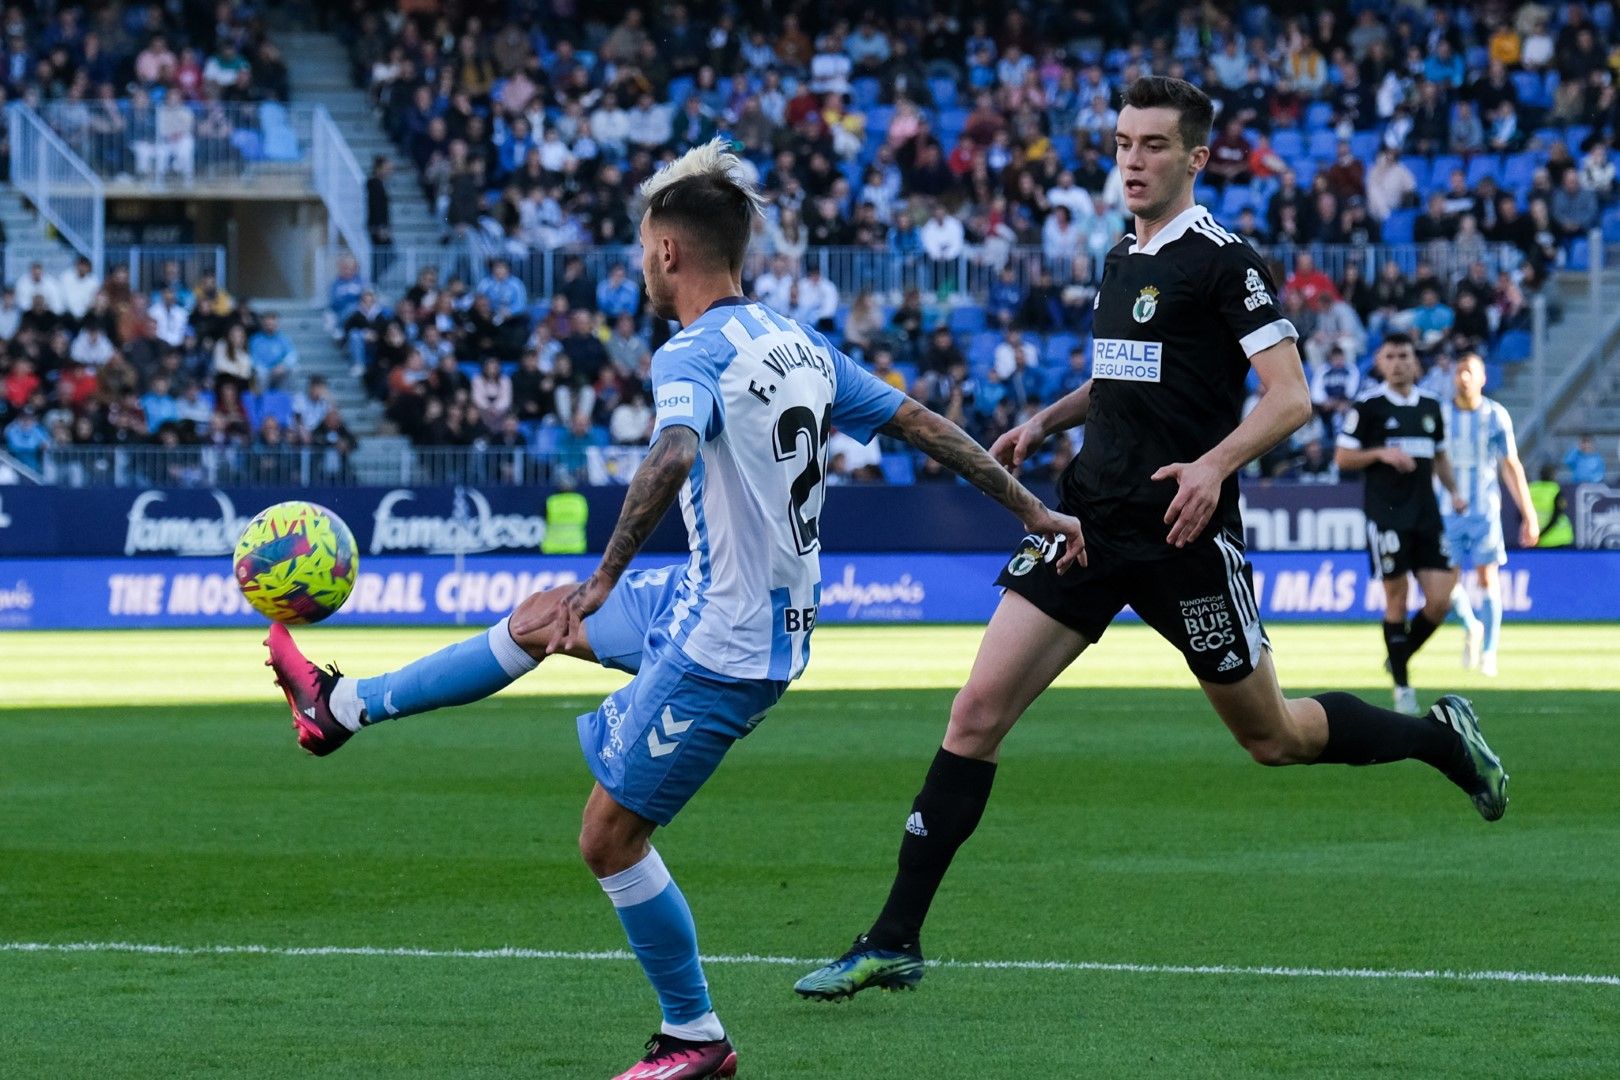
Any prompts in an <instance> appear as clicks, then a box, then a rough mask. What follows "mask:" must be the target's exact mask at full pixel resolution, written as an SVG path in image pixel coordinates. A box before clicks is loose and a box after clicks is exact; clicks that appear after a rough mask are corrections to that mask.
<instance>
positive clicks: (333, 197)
mask: <svg viewBox="0 0 1620 1080" xmlns="http://www.w3.org/2000/svg"><path fill="white" fill-rule="evenodd" d="M310 130H311V135H312V144H311V145H312V153H311V157H310V162H311V167H312V172H313V179H314V183H315V193H316V194H317V195H319V196H320V197H321V202H323V203H325V204H326V232H327V243H328V244H329V245H336V244H343V245H345V246H347V247H348V249H349V251H350V252H351V253H352V254H353V255H354V257H355V258H356V259H358V260H359V261H360V265H361V266H364V267H370V266H371V264H372V260H371V234H370V233H369V232H367V231H366V174H365V172H364V171H362V170H361V168H360V163H359V162H358V161H356V160H355V159H354V152H353V151H352V150H350V149H349V141H348V140H347V139H345V138H344V137H343V132H342V131H341V130H340V129H339V128H338V126H337V123H336V122H335V121H333V119H332V115H331V114H330V113H328V112H327V111H326V106H324V105H318V106H316V108H315V112H314V116H313V119H312V121H311V129H310ZM334 264H335V260H334ZM331 280H332V274H331V272H330V271H329V270H328V271H324V272H323V271H320V270H318V271H317V275H316V281H317V283H318V288H319V289H321V290H322V291H325V289H326V287H327V285H328V284H329V283H330V282H331Z"/></svg>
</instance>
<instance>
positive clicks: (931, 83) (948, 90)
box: [928, 75, 956, 109]
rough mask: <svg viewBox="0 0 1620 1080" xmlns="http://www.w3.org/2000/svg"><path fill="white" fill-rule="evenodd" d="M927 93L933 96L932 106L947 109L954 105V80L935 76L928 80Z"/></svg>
mask: <svg viewBox="0 0 1620 1080" xmlns="http://www.w3.org/2000/svg"><path fill="white" fill-rule="evenodd" d="M928 91H929V93H931V94H933V95H934V104H935V105H937V106H939V107H940V108H942V109H943V108H948V107H949V106H952V105H955V104H956V80H955V79H947V78H944V77H942V76H939V75H935V76H934V77H933V78H931V79H929V80H928Z"/></svg>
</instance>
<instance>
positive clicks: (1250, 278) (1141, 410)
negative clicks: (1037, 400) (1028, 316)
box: [1059, 205, 1299, 559]
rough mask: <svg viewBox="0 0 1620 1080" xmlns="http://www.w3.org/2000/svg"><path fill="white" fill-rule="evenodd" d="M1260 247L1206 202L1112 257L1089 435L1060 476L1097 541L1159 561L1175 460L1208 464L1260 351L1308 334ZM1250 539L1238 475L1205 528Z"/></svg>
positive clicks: (1095, 352) (1234, 419)
mask: <svg viewBox="0 0 1620 1080" xmlns="http://www.w3.org/2000/svg"><path fill="white" fill-rule="evenodd" d="M1276 296H1277V288H1276V285H1275V284H1274V283H1273V282H1272V279H1271V272H1270V271H1269V270H1268V269H1267V268H1266V264H1265V261H1264V260H1263V259H1261V257H1260V255H1259V253H1258V252H1256V251H1255V250H1254V248H1252V247H1250V246H1249V245H1248V243H1247V242H1246V241H1244V240H1242V239H1240V238H1239V237H1237V236H1235V235H1233V234H1232V233H1229V232H1227V231H1226V230H1225V229H1223V228H1221V227H1220V226H1219V225H1217V224H1216V223H1215V219H1214V218H1213V217H1211V216H1210V214H1209V211H1208V210H1206V209H1204V208H1203V207H1202V206H1197V205H1195V206H1193V207H1191V208H1190V209H1188V210H1186V211H1185V212H1183V213H1182V214H1180V215H1178V216H1177V217H1175V218H1174V219H1173V220H1172V221H1171V222H1170V223H1169V224H1168V225H1166V226H1165V227H1164V229H1162V230H1161V231H1160V232H1159V233H1158V234H1157V235H1156V236H1155V237H1154V238H1153V240H1152V241H1151V242H1150V243H1148V244H1147V245H1146V246H1145V247H1143V248H1141V249H1138V248H1137V246H1136V238H1135V236H1134V235H1131V234H1127V235H1126V236H1125V238H1124V239H1123V240H1121V241H1120V242H1119V243H1118V244H1116V245H1115V246H1114V249H1113V250H1112V251H1110V252H1109V253H1108V257H1107V259H1106V261H1105V262H1104V264H1103V277H1102V283H1101V285H1100V286H1099V288H1098V291H1097V300H1096V317H1095V319H1094V320H1093V326H1092V335H1093V341H1092V357H1091V379H1092V382H1091V410H1090V412H1089V413H1088V414H1087V416H1086V429H1085V441H1084V442H1083V443H1082V445H1081V448H1080V453H1079V454H1077V455H1076V456H1075V459H1074V461H1073V462H1071V463H1070V465H1069V467H1068V469H1067V470H1066V471H1065V472H1064V474H1063V478H1062V480H1061V481H1060V482H1059V494H1060V496H1061V501H1062V505H1063V507H1064V509H1065V510H1067V511H1068V512H1070V513H1073V514H1075V515H1077V516H1078V517H1079V518H1080V519H1081V521H1082V522H1084V523H1085V525H1086V528H1087V533H1086V542H1087V543H1088V544H1092V543H1096V544H1099V545H1102V546H1105V547H1108V548H1110V549H1112V550H1114V551H1116V552H1118V553H1119V554H1121V555H1123V556H1126V557H1129V558H1143V559H1153V558H1161V557H1163V556H1165V555H1168V554H1170V553H1171V552H1172V551H1173V550H1174V549H1173V548H1171V547H1170V546H1169V545H1167V544H1166V543H1165V536H1166V534H1167V533H1169V531H1170V529H1169V526H1167V525H1165V523H1164V515H1165V511H1166V510H1167V509H1168V508H1169V506H1170V502H1171V500H1172V499H1174V498H1175V496H1176V491H1177V484H1176V482H1175V481H1174V480H1159V481H1154V480H1151V479H1149V478H1150V477H1151V476H1152V475H1153V474H1154V473H1155V472H1157V471H1158V470H1159V469H1160V468H1162V467H1163V466H1165V465H1169V464H1173V463H1175V462H1192V461H1195V460H1197V459H1198V458H1199V457H1201V456H1202V455H1203V454H1205V453H1206V452H1207V451H1209V450H1210V449H1211V448H1213V447H1214V446H1215V445H1216V444H1217V443H1219V442H1220V441H1221V440H1223V439H1225V438H1226V437H1227V436H1228V435H1230V434H1231V433H1232V431H1233V429H1235V428H1236V427H1237V426H1238V423H1239V421H1240V420H1241V419H1242V414H1243V398H1244V389H1243V384H1244V380H1245V379H1246V378H1247V376H1248V373H1249V357H1251V356H1253V355H1254V354H1256V353H1258V352H1260V351H1262V350H1263V349H1267V348H1270V347H1271V346H1272V345H1275V344H1277V343H1278V342H1279V341H1284V340H1287V339H1293V338H1297V337H1298V336H1299V335H1298V333H1297V331H1296V330H1295V329H1294V325H1293V324H1292V323H1291V322H1289V321H1288V320H1287V319H1286V318H1284V317H1283V314H1282V311H1281V310H1280V309H1279V308H1278V307H1277V300H1276ZM1220 529H1225V530H1227V531H1228V532H1230V533H1231V534H1232V535H1235V536H1242V535H1243V523H1242V519H1241V517H1240V516H1239V513H1238V482H1237V477H1236V476H1235V475H1234V476H1230V477H1228V478H1227V480H1226V483H1225V484H1224V485H1223V486H1222V488H1221V499H1220V505H1219V506H1218V508H1217V509H1216V512H1215V516H1214V518H1213V519H1212V520H1211V522H1210V524H1209V525H1208V526H1207V527H1206V528H1205V531H1204V536H1206V537H1207V536H1209V535H1210V534H1211V533H1212V532H1214V531H1216V530H1220Z"/></svg>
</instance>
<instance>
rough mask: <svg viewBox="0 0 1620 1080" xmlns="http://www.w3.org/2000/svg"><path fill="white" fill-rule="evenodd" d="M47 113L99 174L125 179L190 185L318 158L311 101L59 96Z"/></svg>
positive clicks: (156, 184) (159, 184)
mask: <svg viewBox="0 0 1620 1080" xmlns="http://www.w3.org/2000/svg"><path fill="white" fill-rule="evenodd" d="M40 115H41V116H42V117H43V119H44V120H45V122H46V123H47V124H49V125H50V127H51V129H52V130H53V131H54V132H55V133H56V134H57V136H58V137H60V138H61V139H62V140H63V142H65V143H66V144H67V145H68V146H70V147H72V148H73V150H74V151H75V152H76V153H77V154H78V155H79V156H80V157H82V158H83V159H84V160H85V161H86V162H88V163H89V167H90V168H91V169H92V170H93V171H94V172H95V174H96V175H98V176H100V177H102V178H103V179H106V180H114V181H116V182H119V183H137V184H142V185H148V186H154V187H165V188H167V187H174V186H181V187H183V186H185V185H187V184H190V183H193V182H195V181H197V180H242V179H248V178H251V176H252V175H253V174H254V172H255V171H256V170H258V169H261V168H264V167H266V166H269V167H274V168H276V169H277V170H285V169H286V168H287V167H289V166H293V167H296V166H305V167H307V166H308V165H309V162H310V125H311V121H312V117H313V115H314V110H313V109H311V108H310V107H309V106H288V105H283V104H281V103H280V102H275V101H266V102H256V103H251V104H246V103H239V102H217V101H216V102H182V101H178V100H176V101H168V102H165V103H163V104H160V105H152V104H148V103H137V102H135V101H131V100H118V101H101V100H97V101H66V100H59V101H51V102H47V103H46V104H44V105H42V106H41V107H40Z"/></svg>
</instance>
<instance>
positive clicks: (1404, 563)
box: [1367, 520, 1453, 578]
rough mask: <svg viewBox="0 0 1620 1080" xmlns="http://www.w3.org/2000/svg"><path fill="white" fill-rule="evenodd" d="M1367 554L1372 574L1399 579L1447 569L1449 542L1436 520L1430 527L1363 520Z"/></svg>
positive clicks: (1441, 526)
mask: <svg viewBox="0 0 1620 1080" xmlns="http://www.w3.org/2000/svg"><path fill="white" fill-rule="evenodd" d="M1367 557H1368V561H1369V562H1370V563H1371V564H1372V576H1373V577H1382V578H1400V577H1405V576H1406V575H1407V574H1409V573H1416V572H1417V571H1419V570H1450V569H1451V567H1452V565H1453V564H1452V561H1451V545H1450V544H1448V543H1446V529H1445V526H1444V525H1441V524H1440V523H1439V522H1438V521H1437V522H1435V523H1434V524H1433V525H1432V526H1430V525H1420V526H1418V527H1416V528H1411V529H1386V528H1384V527H1383V526H1381V525H1378V524H1376V523H1375V522H1373V521H1371V520H1368V522H1367Z"/></svg>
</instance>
